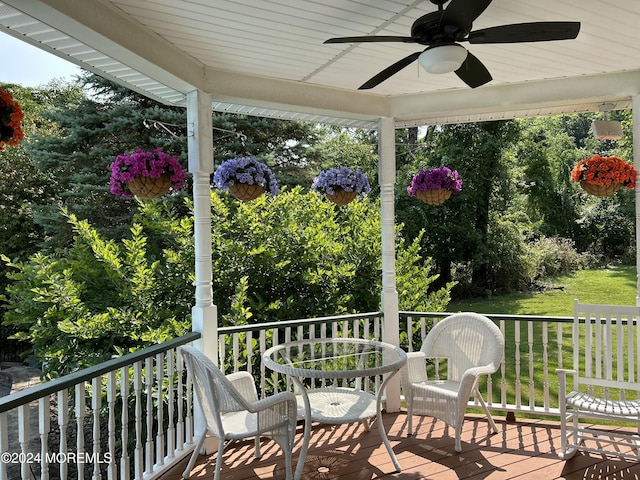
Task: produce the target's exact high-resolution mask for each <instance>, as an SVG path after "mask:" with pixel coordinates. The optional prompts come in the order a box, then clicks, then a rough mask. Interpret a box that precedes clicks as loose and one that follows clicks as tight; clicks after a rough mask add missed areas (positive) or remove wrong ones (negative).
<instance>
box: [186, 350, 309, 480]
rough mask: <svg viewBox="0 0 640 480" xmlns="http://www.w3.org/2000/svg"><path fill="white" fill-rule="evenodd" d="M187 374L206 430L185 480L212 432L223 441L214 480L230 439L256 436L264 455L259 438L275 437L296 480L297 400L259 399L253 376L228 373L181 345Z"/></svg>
mask: <svg viewBox="0 0 640 480" xmlns="http://www.w3.org/2000/svg"><path fill="white" fill-rule="evenodd" d="M180 352H181V354H182V357H183V358H184V361H185V365H186V367H187V371H188V372H189V373H190V374H191V376H192V379H193V384H194V387H195V391H196V395H197V397H198V401H199V405H200V407H201V409H202V413H203V415H204V419H205V420H206V427H205V429H204V430H203V431H202V432H201V434H200V436H199V438H198V442H197V445H196V448H195V450H194V452H193V455H192V456H191V459H190V461H189V464H188V465H187V468H186V470H185V471H184V473H183V474H182V476H183V478H189V476H190V474H191V469H192V468H193V466H194V464H195V461H196V458H197V456H198V454H199V453H200V449H201V448H202V445H203V443H204V439H205V437H206V434H207V432H208V433H210V434H211V435H212V436H214V437H216V438H218V439H219V444H218V454H217V457H216V466H215V473H214V476H213V478H214V480H218V479H219V478H220V467H221V464H222V453H223V450H224V447H225V443H226V442H227V441H229V440H240V439H244V438H249V437H256V456H257V457H259V456H260V448H259V437H269V438H272V439H273V440H274V441H275V442H276V443H277V444H278V445H280V447H281V448H282V451H283V452H284V457H285V468H286V478H287V479H291V478H292V473H291V452H292V449H293V440H294V435H295V429H296V413H297V406H296V398H295V395H294V394H293V393H291V392H281V393H278V394H276V395H273V396H271V397H268V398H265V399H262V400H259V399H258V394H257V391H256V384H255V379H254V378H253V376H252V375H251V374H250V373H249V372H235V373H232V374H230V375H226V376H225V375H224V374H223V373H222V372H221V371H220V370H219V369H218V367H217V366H216V365H215V364H214V363H213V362H212V361H211V360H209V358H207V357H206V356H205V355H204V354H203V353H202V352H200V351H199V350H196V349H195V348H193V347H181V348H180Z"/></svg>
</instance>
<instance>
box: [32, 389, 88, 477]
mask: <svg viewBox="0 0 640 480" xmlns="http://www.w3.org/2000/svg"><path fill="white" fill-rule="evenodd" d="M50 430H51V401H50V399H49V396H46V397H42V398H40V400H38V433H40V480H49V461H48V453H49V431H50ZM97 480H100V479H97Z"/></svg>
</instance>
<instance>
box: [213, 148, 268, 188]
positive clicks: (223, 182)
mask: <svg viewBox="0 0 640 480" xmlns="http://www.w3.org/2000/svg"><path fill="white" fill-rule="evenodd" d="M213 183H215V185H216V187H218V188H219V189H221V190H227V189H228V188H229V187H230V186H231V185H233V184H235V183H246V184H248V185H260V186H262V187H264V190H265V193H268V194H270V195H271V196H275V195H277V194H278V183H277V182H276V177H275V175H274V174H273V172H272V171H271V169H270V168H269V167H267V166H266V165H265V164H264V163H261V162H258V161H257V160H256V159H255V158H253V157H240V158H230V159H229V160H226V161H225V162H223V163H222V165H220V166H219V167H218V169H217V170H216V173H215V174H214V175H213Z"/></svg>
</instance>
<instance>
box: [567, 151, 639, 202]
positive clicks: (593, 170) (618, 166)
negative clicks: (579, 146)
mask: <svg viewBox="0 0 640 480" xmlns="http://www.w3.org/2000/svg"><path fill="white" fill-rule="evenodd" d="M571 180H573V181H574V182H579V183H580V186H581V187H582V189H583V190H584V191H585V192H587V193H589V194H591V195H595V196H596V197H609V196H611V195H613V194H614V193H616V192H617V191H618V190H620V189H621V188H622V187H623V186H624V187H627V188H629V189H633V188H635V186H636V170H635V168H633V165H631V164H629V163H627V162H625V161H624V160H622V159H620V158H618V157H602V156H600V155H598V154H596V155H594V156H593V157H590V158H585V159H584V160H580V161H579V162H578V163H577V165H576V166H575V167H573V170H571Z"/></svg>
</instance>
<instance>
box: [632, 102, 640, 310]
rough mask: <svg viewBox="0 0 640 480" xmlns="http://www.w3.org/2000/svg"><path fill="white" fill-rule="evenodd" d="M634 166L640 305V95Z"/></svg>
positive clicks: (636, 109) (634, 110)
mask: <svg viewBox="0 0 640 480" xmlns="http://www.w3.org/2000/svg"><path fill="white" fill-rule="evenodd" d="M631 124H632V125H633V131H632V135H633V166H634V167H635V168H636V171H637V172H636V190H635V192H636V278H637V281H636V282H637V283H636V285H637V286H636V305H639V306H640V95H639V94H636V95H634V96H633V97H632V103H631Z"/></svg>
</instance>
